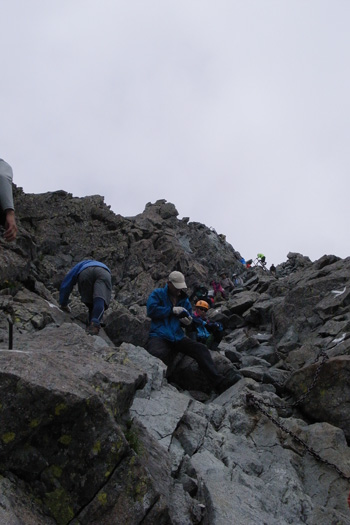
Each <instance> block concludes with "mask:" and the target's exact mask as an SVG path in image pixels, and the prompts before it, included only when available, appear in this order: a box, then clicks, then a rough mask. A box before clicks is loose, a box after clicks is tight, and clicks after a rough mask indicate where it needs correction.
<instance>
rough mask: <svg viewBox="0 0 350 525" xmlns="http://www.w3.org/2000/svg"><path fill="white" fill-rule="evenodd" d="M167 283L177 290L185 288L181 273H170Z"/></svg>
mask: <svg viewBox="0 0 350 525" xmlns="http://www.w3.org/2000/svg"><path fill="white" fill-rule="evenodd" d="M168 280H169V282H171V284H173V285H174V286H175V288H177V289H178V290H182V289H185V288H187V285H186V283H185V277H184V275H183V274H182V273H181V272H171V274H170V275H169V278H168Z"/></svg>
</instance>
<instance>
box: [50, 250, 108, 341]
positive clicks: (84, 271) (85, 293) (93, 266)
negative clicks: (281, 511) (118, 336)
mask: <svg viewBox="0 0 350 525" xmlns="http://www.w3.org/2000/svg"><path fill="white" fill-rule="evenodd" d="M77 283H78V290H79V293H80V297H81V300H82V302H83V303H84V304H85V305H86V306H87V307H88V309H89V321H88V326H87V329H86V331H87V333H88V334H90V335H98V333H99V331H100V328H101V320H102V316H103V314H104V311H105V310H106V309H107V308H108V306H109V303H110V300H111V294H112V278H111V271H110V269H109V268H108V266H106V265H105V264H104V263H101V262H99V261H94V260H92V259H88V260H86V261H81V262H79V263H78V264H76V265H75V266H74V267H73V268H72V269H71V270H70V272H69V273H67V275H66V276H65V278H64V279H63V281H62V284H61V287H60V298H59V302H60V305H61V309H62V310H65V311H70V309H69V306H68V300H69V296H70V294H71V292H72V290H73V288H74V286H75V285H76V284H77Z"/></svg>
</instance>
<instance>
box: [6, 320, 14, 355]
mask: <svg viewBox="0 0 350 525" xmlns="http://www.w3.org/2000/svg"><path fill="white" fill-rule="evenodd" d="M7 321H8V324H9V350H12V343H13V321H12V318H11V317H10V316H9V315H8V316H7Z"/></svg>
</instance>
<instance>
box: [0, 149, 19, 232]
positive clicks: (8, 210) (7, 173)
mask: <svg viewBox="0 0 350 525" xmlns="http://www.w3.org/2000/svg"><path fill="white" fill-rule="evenodd" d="M12 179H13V173H12V168H11V166H10V165H9V164H7V162H5V161H4V160H2V159H0V207H1V209H2V210H3V212H4V214H5V233H4V238H5V240H6V241H7V242H11V241H14V240H15V239H16V235H17V231H18V228H17V224H16V217H15V210H14V205H13V193H12Z"/></svg>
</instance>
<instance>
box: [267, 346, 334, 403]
mask: <svg viewBox="0 0 350 525" xmlns="http://www.w3.org/2000/svg"><path fill="white" fill-rule="evenodd" d="M321 356H322V360H321V362H320V364H319V366H318V367H317V369H316V372H315V375H314V378H313V380H312V383H311V384H310V385H309V387H308V388H307V390H306V392H305V393H304V394H302V395H301V396H300V397H299V399H297V400H296V401H294V402H293V403H285V404H284V406H285V408H288V407H290V408H295V407H297V406H298V405H300V404H301V403H302V402H303V401H305V399H306V398H307V397H308V395H309V394H310V392H311V390H312V389H313V388H314V387H315V385H316V383H317V380H318V377H319V375H320V372H321V368H322V366H323V365H324V364H325V362H326V361H327V360H328V359H329V357H328V355H327V354H326V352H325V351H324V350H321V352H320V353H319V354H318V355H317V356H316V358H315V361H314V363H313V364H315V363H317V361H318V360H319V358H320V357H321ZM279 386H280V387H282V388H284V384H283V385H282V384H280V385H279ZM261 402H262V403H263V404H264V405H265V406H267V407H272V408H281V407H280V405H276V404H275V403H267V402H265V401H263V400H261Z"/></svg>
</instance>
